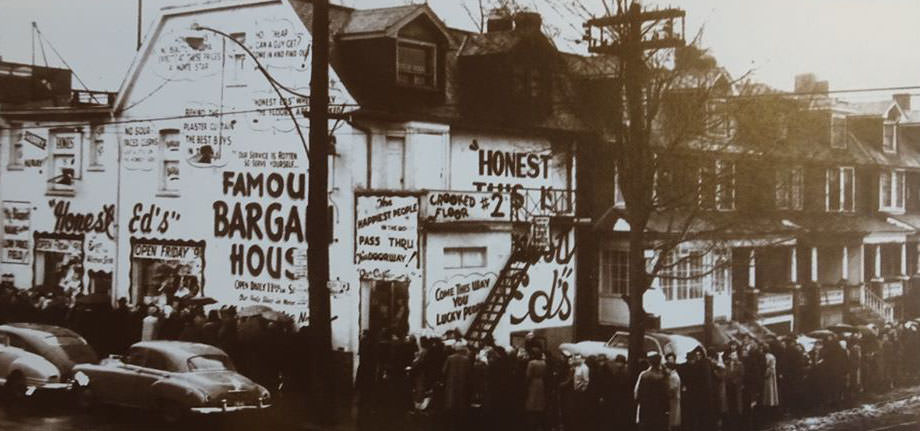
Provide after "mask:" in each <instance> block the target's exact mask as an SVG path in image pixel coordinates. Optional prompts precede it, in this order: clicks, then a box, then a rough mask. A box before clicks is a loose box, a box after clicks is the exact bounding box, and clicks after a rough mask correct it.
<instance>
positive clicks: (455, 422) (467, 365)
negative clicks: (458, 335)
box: [444, 343, 473, 430]
mask: <svg viewBox="0 0 920 431" xmlns="http://www.w3.org/2000/svg"><path fill="white" fill-rule="evenodd" d="M468 352H469V351H468V349H467V347H466V345H465V344H462V343H458V344H455V345H454V353H453V354H451V355H450V356H448V357H447V361H446V362H445V363H444V410H445V412H446V413H447V417H446V418H445V419H446V420H447V426H446V427H445V429H449V430H453V429H457V430H462V429H465V426H466V419H467V413H468V412H467V410H468V409H469V406H470V375H471V373H472V369H473V364H472V361H471V360H470V357H469V353H468Z"/></svg>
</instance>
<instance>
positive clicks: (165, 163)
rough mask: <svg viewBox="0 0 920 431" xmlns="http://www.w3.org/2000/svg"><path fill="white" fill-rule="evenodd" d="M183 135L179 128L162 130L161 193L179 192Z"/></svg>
mask: <svg viewBox="0 0 920 431" xmlns="http://www.w3.org/2000/svg"><path fill="white" fill-rule="evenodd" d="M180 140H181V135H180V134H179V130H178V129H163V130H160V187H159V191H160V193H161V194H176V193H179V180H180V172H179V168H180V164H179V161H180V155H179V144H180V143H181V141H180Z"/></svg>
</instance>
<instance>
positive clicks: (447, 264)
mask: <svg viewBox="0 0 920 431" xmlns="http://www.w3.org/2000/svg"><path fill="white" fill-rule="evenodd" d="M485 266H486V248H485V247H447V248H445V249H444V269H460V268H482V267H485Z"/></svg>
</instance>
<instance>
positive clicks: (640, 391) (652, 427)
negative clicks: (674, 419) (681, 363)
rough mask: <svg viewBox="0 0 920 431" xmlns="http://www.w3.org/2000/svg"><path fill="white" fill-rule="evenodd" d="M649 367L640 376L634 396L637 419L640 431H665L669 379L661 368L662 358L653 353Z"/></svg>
mask: <svg viewBox="0 0 920 431" xmlns="http://www.w3.org/2000/svg"><path fill="white" fill-rule="evenodd" d="M648 363H649V367H648V368H647V369H646V370H645V371H643V372H642V373H640V374H639V379H638V380H637V381H636V388H635V391H634V395H635V397H636V404H637V405H638V407H637V412H636V419H637V423H638V424H639V430H640V431H665V430H667V429H668V407H669V402H670V400H669V398H668V377H667V374H665V372H664V370H663V369H662V368H661V356H660V355H659V354H658V353H655V352H652V353H650V354H649V356H648Z"/></svg>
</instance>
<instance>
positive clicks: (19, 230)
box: [0, 201, 32, 264]
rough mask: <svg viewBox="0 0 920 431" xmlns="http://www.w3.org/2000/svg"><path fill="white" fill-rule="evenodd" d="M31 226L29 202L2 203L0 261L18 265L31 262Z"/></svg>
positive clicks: (30, 206)
mask: <svg viewBox="0 0 920 431" xmlns="http://www.w3.org/2000/svg"><path fill="white" fill-rule="evenodd" d="M31 224H32V204H31V202H16V201H3V237H2V238H3V247H0V261H2V262H3V263H19V264H28V263H29V262H31V255H32V240H31V236H30V233H29V230H30V229H31Z"/></svg>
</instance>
